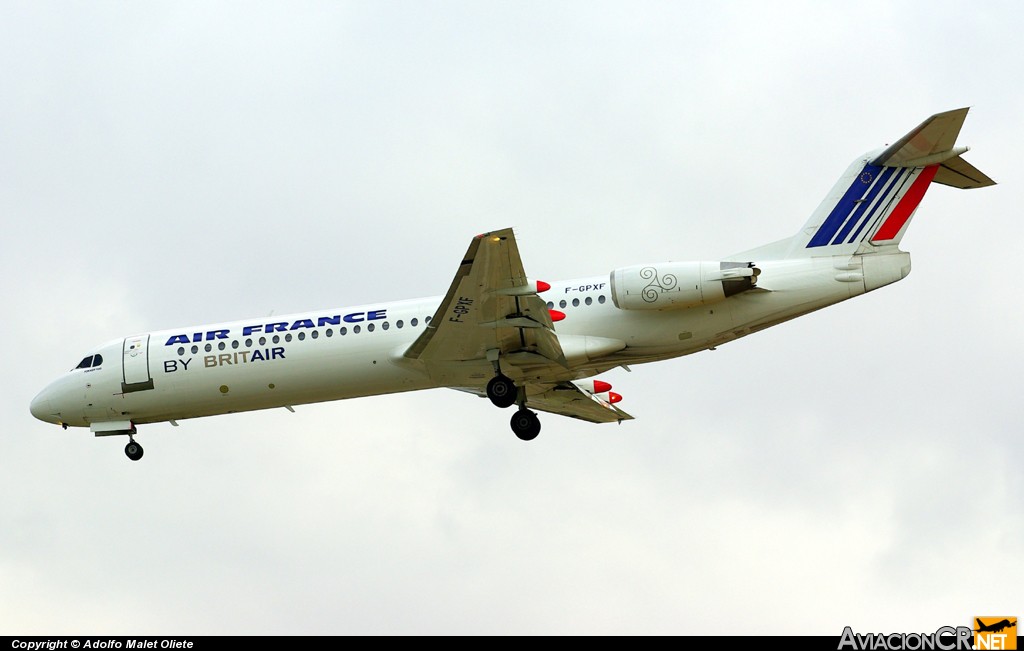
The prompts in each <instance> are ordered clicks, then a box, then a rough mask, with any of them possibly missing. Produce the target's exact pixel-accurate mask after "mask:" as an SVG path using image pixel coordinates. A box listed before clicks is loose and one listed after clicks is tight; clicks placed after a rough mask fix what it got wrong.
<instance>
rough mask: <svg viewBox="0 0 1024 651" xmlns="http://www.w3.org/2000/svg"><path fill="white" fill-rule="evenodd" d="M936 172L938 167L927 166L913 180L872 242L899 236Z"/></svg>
mask: <svg viewBox="0 0 1024 651" xmlns="http://www.w3.org/2000/svg"><path fill="white" fill-rule="evenodd" d="M938 171H939V166H938V165H929V166H928V167H926V168H924V170H923V171H922V172H921V175H920V176H918V177H917V179H915V180H914V183H913V184H912V185H911V186H910V189H909V190H907V193H906V194H905V195H903V198H902V199H900V202H899V203H898V204H896V207H895V208H893V210H892V213H890V214H889V218H888V219H886V220H885V222H884V223H883V224H882V227H881V228H879V229H878V232H877V233H875V236H874V237H872V238H871V241H872V242H879V241H884V240H891V239H893V238H895V237H896V235H898V234H899V232H900V229H901V228H903V225H904V224H906V223H907V220H908V219H910V216H911V215H912V214H914V210H916V209H917V204H919V203H921V199H922V198H924V193H925V192H927V191H928V186H929V185H931V182H932V179H933V178H935V173H936V172H938Z"/></svg>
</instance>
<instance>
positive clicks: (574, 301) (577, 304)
mask: <svg viewBox="0 0 1024 651" xmlns="http://www.w3.org/2000/svg"><path fill="white" fill-rule="evenodd" d="M572 306H573V307H579V306H580V299H578V298H574V299H572Z"/></svg>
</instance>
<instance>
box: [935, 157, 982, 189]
mask: <svg viewBox="0 0 1024 651" xmlns="http://www.w3.org/2000/svg"><path fill="white" fill-rule="evenodd" d="M932 181H933V182H935V183H941V184H943V185H950V186H952V187H954V188H961V189H965V190H966V189H969V188H984V187H987V186H989V185H995V184H996V182H995V181H993V180H992V179H990V178H989V177H988V176H986V175H985V173H984V172H982V171H981V170H979V169H978V168H977V167H975V166H974V165H971V164H970V163H968V162H967V161H965V160H964V159H962V158H960V157H959V156H955V157H953V158H950V159H949V160H947V161H945V162H943V163H942V165H940V166H939V171H938V172H936V173H935V178H934V179H932Z"/></svg>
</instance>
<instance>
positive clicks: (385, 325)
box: [380, 321, 391, 330]
mask: <svg viewBox="0 0 1024 651" xmlns="http://www.w3.org/2000/svg"><path fill="white" fill-rule="evenodd" d="M380 327H381V328H384V329H385V330H387V329H388V328H390V327H391V326H389V325H388V322H387V321H385V322H384V323H382V324H380Z"/></svg>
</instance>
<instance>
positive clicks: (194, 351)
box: [192, 346, 199, 355]
mask: <svg viewBox="0 0 1024 651" xmlns="http://www.w3.org/2000/svg"><path fill="white" fill-rule="evenodd" d="M198 352H199V346H192V354H193V355H195V354H196V353H198Z"/></svg>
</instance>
